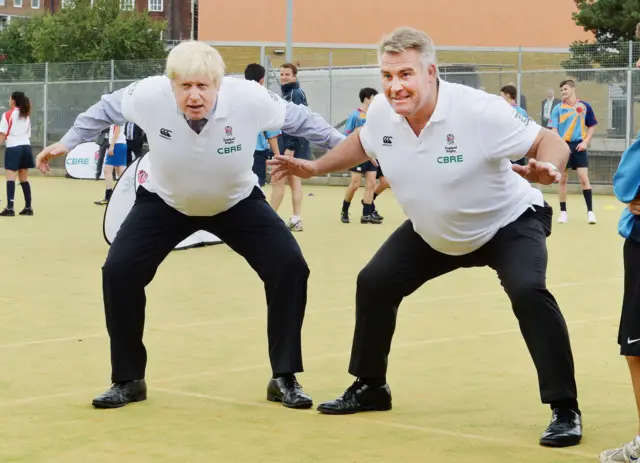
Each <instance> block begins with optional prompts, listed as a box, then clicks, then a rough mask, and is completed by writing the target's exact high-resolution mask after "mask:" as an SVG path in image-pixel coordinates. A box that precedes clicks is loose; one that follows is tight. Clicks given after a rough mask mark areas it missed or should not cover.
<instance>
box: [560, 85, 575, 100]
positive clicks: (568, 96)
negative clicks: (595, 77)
mask: <svg viewBox="0 0 640 463" xmlns="http://www.w3.org/2000/svg"><path fill="white" fill-rule="evenodd" d="M560 92H562V98H564V99H565V100H573V99H574V98H575V96H576V89H575V88H573V87H572V86H571V85H568V84H567V85H563V86H562V88H560Z"/></svg>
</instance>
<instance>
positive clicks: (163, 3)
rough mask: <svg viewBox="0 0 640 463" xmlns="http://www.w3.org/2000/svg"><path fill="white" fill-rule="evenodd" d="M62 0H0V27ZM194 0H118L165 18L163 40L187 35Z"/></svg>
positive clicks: (57, 5)
mask: <svg viewBox="0 0 640 463" xmlns="http://www.w3.org/2000/svg"><path fill="white" fill-rule="evenodd" d="M64 3H65V1H64V0H0V28H2V27H3V26H4V25H5V24H7V23H8V22H9V21H11V18H14V17H28V16H34V15H38V14H43V13H44V12H47V11H50V12H52V13H54V14H55V13H56V12H58V11H60V8H62V7H63V6H64ZM196 4H197V0H121V6H122V9H123V10H132V9H133V8H135V9H137V10H138V11H143V10H148V11H149V13H150V14H151V17H153V18H156V19H164V20H166V21H167V29H166V31H165V34H164V39H165V40H167V41H176V40H186V39H190V38H191V30H192V25H193V21H194V18H193V15H192V11H193V10H195V9H196Z"/></svg>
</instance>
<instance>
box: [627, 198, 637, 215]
mask: <svg viewBox="0 0 640 463" xmlns="http://www.w3.org/2000/svg"><path fill="white" fill-rule="evenodd" d="M627 209H629V212H631V213H632V214H633V215H640V199H634V200H633V201H631V202H630V203H629V204H627Z"/></svg>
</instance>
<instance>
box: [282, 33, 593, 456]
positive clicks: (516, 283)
mask: <svg viewBox="0 0 640 463" xmlns="http://www.w3.org/2000/svg"><path fill="white" fill-rule="evenodd" d="M379 59H380V70H381V75H382V87H383V90H384V94H380V95H378V96H376V98H375V99H374V100H373V102H372V103H371V106H370V108H369V111H368V113H367V123H366V124H365V125H364V127H362V128H361V129H357V130H356V131H354V133H353V134H351V135H350V136H349V137H348V138H347V140H345V141H344V142H343V143H341V144H340V145H339V146H338V147H337V148H335V149H332V150H331V151H329V152H328V153H327V154H325V155H324V156H323V157H322V158H320V159H318V160H315V161H307V160H301V159H292V158H288V157H283V156H277V157H276V158H275V159H274V160H272V161H271V162H270V163H271V164H272V165H273V166H274V169H273V171H272V175H273V176H274V177H276V178H277V177H280V176H282V175H291V174H293V175H298V176H300V177H310V176H313V175H324V174H326V173H329V172H334V171H341V170H345V169H347V168H349V167H351V166H355V165H358V164H360V163H362V162H364V161H365V160H367V159H368V158H369V157H371V158H375V159H377V161H378V163H379V164H380V166H381V167H382V169H383V170H384V173H385V175H386V177H387V179H388V181H389V184H390V185H391V188H392V189H393V191H394V195H395V197H396V198H397V200H398V202H399V203H400V204H401V205H402V208H403V210H404V212H405V213H406V215H407V216H408V218H409V219H408V220H407V221H406V222H405V223H404V224H402V225H401V226H400V227H399V228H398V229H397V230H396V231H395V232H394V233H393V234H392V235H391V236H390V237H389V238H388V239H387V241H386V242H385V243H384V244H383V245H382V247H381V248H380V249H379V250H378V251H377V252H376V254H375V255H374V256H373V258H372V259H371V261H370V262H369V263H368V264H367V265H366V266H365V268H364V269H363V270H362V271H361V272H360V274H359V275H358V279H357V289H356V326H355V334H354V340H353V347H352V351H351V362H350V366H349V372H350V373H351V374H352V375H354V376H355V377H356V381H355V382H354V383H353V384H352V385H351V386H350V387H349V388H348V389H347V390H346V391H345V392H344V394H343V395H342V396H340V397H339V398H337V399H336V400H332V401H329V402H325V403H322V404H320V406H319V407H318V410H319V411H321V412H322V413H326V414H349V413H357V412H362V411H367V410H390V409H391V390H390V388H389V385H388V384H387V379H386V374H387V365H388V360H389V358H388V357H389V353H390V350H391V340H392V338H393V333H394V330H395V326H396V316H397V312H398V308H399V306H400V304H401V302H402V300H403V299H404V298H405V297H407V296H409V295H410V294H412V293H413V292H414V291H416V290H417V289H418V288H419V287H420V286H422V285H423V284H424V283H425V282H427V281H429V280H432V279H434V278H437V277H439V276H441V275H444V274H446V273H449V272H452V271H454V270H456V269H459V268H468V267H486V266H488V267H490V268H492V269H494V270H495V271H496V272H497V274H498V277H499V279H500V281H501V283H502V286H503V287H504V290H505V292H506V293H507V295H508V296H509V299H510V300H511V305H512V308H513V311H514V313H515V315H516V317H517V319H518V322H519V324H520V329H521V332H522V335H523V337H524V340H525V342H526V344H527V347H528V348H529V352H530V354H531V357H532V358H533V362H534V364H535V367H536V370H537V372H538V378H539V389H540V395H541V399H542V402H543V403H546V404H550V406H551V408H552V420H551V423H550V424H549V426H548V427H547V429H546V431H545V432H544V433H543V435H542V438H541V439H540V444H542V445H546V446H557V447H563V446H570V445H576V444H578V443H579V442H580V440H581V438H582V424H581V415H580V410H579V408H578V401H577V390H576V383H575V376H574V365H573V356H572V352H571V346H570V341H569V334H568V332H567V326H566V323H565V320H564V318H563V316H562V313H561V312H560V309H559V308H558V304H557V303H556V300H555V299H554V297H553V295H552V294H551V293H550V292H549V290H548V289H547V286H546V267H547V249H546V237H547V236H549V234H550V233H551V217H552V210H551V208H550V207H549V206H548V205H547V204H546V203H545V201H544V199H543V197H542V193H541V192H540V191H539V190H537V189H536V188H534V187H533V186H531V184H530V183H529V181H533V182H539V183H541V184H551V183H553V182H557V181H559V179H560V175H561V174H560V171H559V170H558V169H557V168H556V166H560V168H561V169H564V167H565V166H566V162H567V158H568V155H569V150H568V148H567V145H566V143H564V142H563V141H562V139H561V138H560V137H559V136H558V135H557V134H555V133H553V132H552V131H549V130H544V129H542V128H541V127H540V126H539V125H537V124H536V123H535V122H534V121H532V120H530V119H528V118H526V117H523V116H522V115H520V114H518V112H516V111H515V110H514V109H513V108H512V107H511V106H510V105H509V104H508V103H507V102H506V101H505V100H504V99H502V98H501V97H499V96H495V95H489V94H487V93H485V92H482V91H479V90H476V89H473V88H471V87H467V86H463V85H458V84H451V83H449V82H446V81H444V80H442V79H440V78H439V76H438V72H437V64H436V63H437V62H436V54H435V48H434V45H433V43H432V42H431V40H430V39H429V37H428V36H427V35H426V34H425V33H423V32H421V31H418V30H415V29H410V28H401V29H398V30H396V31H394V32H393V33H392V34H391V35H389V36H388V37H386V38H385V39H384V40H383V42H382V43H381V46H380V50H379ZM525 155H526V156H527V157H528V158H529V160H528V164H527V165H525V166H520V165H517V164H514V165H512V164H511V162H510V161H515V160H517V159H520V158H522V157H523V156H525ZM470 309H472V308H471V307H470Z"/></svg>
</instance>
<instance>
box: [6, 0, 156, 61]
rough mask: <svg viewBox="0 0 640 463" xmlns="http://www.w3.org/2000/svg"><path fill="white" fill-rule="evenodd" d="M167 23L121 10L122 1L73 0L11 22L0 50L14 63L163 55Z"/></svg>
mask: <svg viewBox="0 0 640 463" xmlns="http://www.w3.org/2000/svg"><path fill="white" fill-rule="evenodd" d="M165 27H166V22H165V21H157V20H154V19H152V18H151V17H150V16H149V14H148V13H147V12H135V11H121V10H120V0H95V1H94V4H93V6H92V5H91V0H72V1H71V2H70V3H69V5H68V6H65V8H63V9H62V10H61V11H59V12H57V13H56V14H54V15H52V14H46V15H43V16H40V17H34V18H31V19H28V20H14V21H11V22H10V23H9V26H8V27H6V28H5V29H4V30H3V31H1V32H0V53H2V54H3V55H4V56H5V61H4V63H11V64H19V63H43V62H50V63H56V62H57V63H62V62H66V63H71V62H78V61H109V60H112V59H113V60H139V59H147V60H148V59H160V58H164V57H165V56H166V52H165V45H164V42H163V41H162V39H161V34H162V31H163V30H164V29H165ZM85 72H86V70H85Z"/></svg>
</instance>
